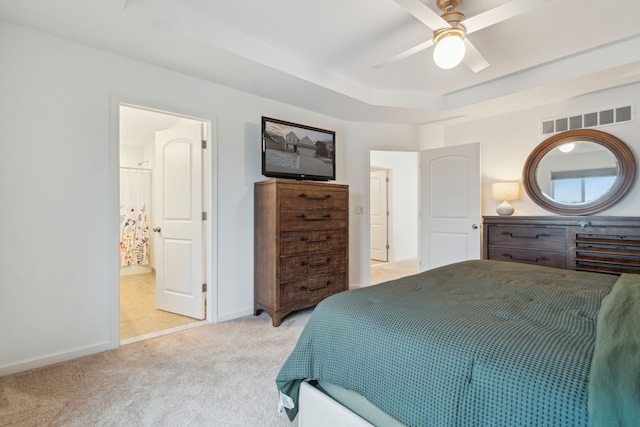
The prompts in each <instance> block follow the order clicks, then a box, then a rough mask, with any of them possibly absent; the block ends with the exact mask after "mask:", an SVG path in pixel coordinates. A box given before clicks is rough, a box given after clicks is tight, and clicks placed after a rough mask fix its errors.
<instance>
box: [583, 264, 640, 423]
mask: <svg viewBox="0 0 640 427" xmlns="http://www.w3.org/2000/svg"><path fill="white" fill-rule="evenodd" d="M589 415H590V416H591V425H592V426H593V427H616V426H620V427H622V426H625V427H626V426H628V427H636V426H640V275H638V274H623V275H622V276H620V279H618V281H617V282H616V284H615V285H614V286H613V289H612V290H611V293H610V294H609V295H607V297H605V299H604V300H603V301H602V307H601V308H600V313H599V314H598V326H597V332H596V346H595V350H594V353H593V363H592V367H591V377H590V378H589Z"/></svg>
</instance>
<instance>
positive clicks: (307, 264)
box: [300, 258, 331, 268]
mask: <svg viewBox="0 0 640 427" xmlns="http://www.w3.org/2000/svg"><path fill="white" fill-rule="evenodd" d="M330 262H331V258H327V260H326V261H325V262H321V263H318V264H309V263H308V262H306V261H302V262H301V263H300V266H302V267H309V268H311V267H322V266H323V265H327V264H329V263H330Z"/></svg>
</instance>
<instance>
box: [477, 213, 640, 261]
mask: <svg viewBox="0 0 640 427" xmlns="http://www.w3.org/2000/svg"><path fill="white" fill-rule="evenodd" d="M483 234H484V235H483V239H484V254H483V257H484V258H485V259H495V260H500V261H511V262H522V263H526V264H536V265H544V266H547V267H557V268H566V269H570V270H583V271H594V272H600V273H610V274H620V273H636V274H637V273H640V218H637V217H604V216H581V217H575V216H544V217H534V216H510V217H495V216H487V217H484V221H483Z"/></svg>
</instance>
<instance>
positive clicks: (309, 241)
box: [300, 234, 331, 243]
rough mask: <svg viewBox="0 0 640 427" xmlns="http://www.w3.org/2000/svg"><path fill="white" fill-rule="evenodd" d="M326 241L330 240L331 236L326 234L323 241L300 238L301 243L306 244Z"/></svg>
mask: <svg viewBox="0 0 640 427" xmlns="http://www.w3.org/2000/svg"><path fill="white" fill-rule="evenodd" d="M327 240H331V236H330V235H329V234H327V237H325V238H324V239H321V240H311V239H310V238H308V237H301V238H300V241H301V242H307V243H323V242H326V241H327Z"/></svg>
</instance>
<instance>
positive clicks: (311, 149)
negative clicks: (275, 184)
mask: <svg viewBox="0 0 640 427" xmlns="http://www.w3.org/2000/svg"><path fill="white" fill-rule="evenodd" d="M335 153H336V133H335V132H334V131H331V130H325V129H318V128H314V127H311V126H305V125H300V124H297V123H291V122H285V121H283V120H277V119H272V118H269V117H262V175H264V176H267V177H273V178H291V179H306V180H311V181H329V180H335V179H336V158H335Z"/></svg>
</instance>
